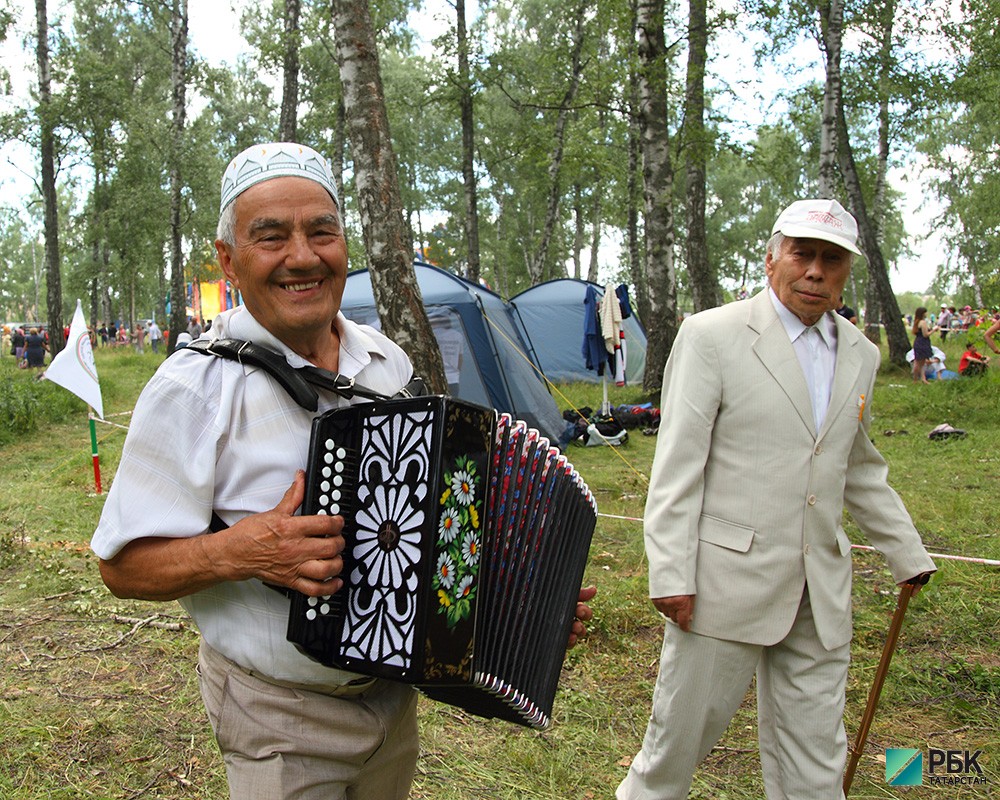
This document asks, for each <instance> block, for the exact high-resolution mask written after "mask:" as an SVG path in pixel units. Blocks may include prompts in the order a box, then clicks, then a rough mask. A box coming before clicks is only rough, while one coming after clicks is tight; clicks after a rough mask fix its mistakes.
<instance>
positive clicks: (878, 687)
mask: <svg viewBox="0 0 1000 800" xmlns="http://www.w3.org/2000/svg"><path fill="white" fill-rule="evenodd" d="M929 579H930V576H929V575H920V576H919V577H916V578H912V579H910V580H908V581H907V582H906V583H905V584H904V585H903V588H902V589H900V590H899V597H897V598H896V613H895V614H893V615H892V623H891V624H890V625H889V633H888V635H887V636H886V638H885V646H884V647H883V648H882V658H881V660H880V661H879V663H878V670H876V672H875V680H874V681H873V682H872V688H871V689H870V690H869V691H868V705H867V707H866V708H865V713H864V716H863V717H862V718H861V727H860V728H859V729H858V737H857V739H855V741H854V749H853V750H852V751H851V758H850V760H849V761H848V762H847V772H846V773H845V774H844V796H845V797H846V796H847V795H848V794H849V793H850V791H851V783H852V782H853V781H854V771H855V770H856V769H857V768H858V761H860V760H861V754H862V753H863V752H864V749H865V742H867V741H868V731H869V729H870V728H871V726H872V720H874V719H875V707H876V706H877V705H878V698H879V695H881V694H882V684H884V683H885V676H886V674H887V673H888V672H889V663H890V662H891V661H892V655H893V653H895V652H896V641H897V640H898V639H899V631H900V629H901V628H902V627H903V617H904V616H905V615H906V606H907V605H908V604H909V602H910V598H911V597H913V593H914V592H915V591H916V590H917V585H918V584H920V585H923V584H925V583H927V581H928V580H929Z"/></svg>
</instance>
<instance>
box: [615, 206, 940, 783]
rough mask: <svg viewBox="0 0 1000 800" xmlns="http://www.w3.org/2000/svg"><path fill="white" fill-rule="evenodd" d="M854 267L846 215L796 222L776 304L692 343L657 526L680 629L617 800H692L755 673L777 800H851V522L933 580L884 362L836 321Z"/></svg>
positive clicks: (723, 322)
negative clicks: (871, 434)
mask: <svg viewBox="0 0 1000 800" xmlns="http://www.w3.org/2000/svg"><path fill="white" fill-rule="evenodd" d="M858 253H859V251H858V249H857V223H856V222H855V220H854V218H853V217H852V216H851V215H850V214H848V213H847V211H845V210H844V208H843V207H842V206H841V205H840V204H839V203H837V202H836V201H833V200H802V201H798V202H796V203H793V204H792V205H791V206H789V207H788V208H787V209H785V211H784V212H782V214H781V215H780V216H779V217H778V220H777V222H776V223H775V225H774V229H773V230H772V237H771V240H770V241H769V242H768V245H767V255H766V259H765V267H766V272H767V277H768V283H769V288H768V289H766V290H764V291H762V292H760V293H759V294H757V295H756V296H754V297H752V298H750V299H749V300H743V301H740V302H736V303H731V304H729V305H727V306H724V307H722V308H715V309H712V310H710V311H705V312H703V313H700V314H696V315H694V316H693V317H691V318H689V319H687V320H686V321H685V322H684V324H683V325H682V326H681V329H680V332H679V334H678V336H677V340H676V342H675V343H674V347H673V350H672V352H671V354H670V359H669V360H668V362H667V366H666V370H665V372H664V381H663V397H662V400H661V411H662V415H663V417H662V422H661V424H660V431H659V438H658V440H657V447H656V455H655V457H654V461H653V471H652V477H651V483H650V491H649V496H648V498H647V502H646V513H645V538H646V552H647V555H648V557H649V586H650V596H651V597H652V598H653V604H654V605H655V606H656V608H657V609H658V610H659V611H660V612H661V613H663V614H664V615H666V616H667V617H668V619H669V622H668V623H667V626H666V632H665V635H664V644H663V652H662V657H661V661H660V672H659V676H658V678H657V683H656V690H655V692H654V695H653V709H652V715H651V718H650V721H649V727H648V729H647V731H646V736H645V739H644V741H643V745H642V750H641V751H640V752H639V754H638V755H637V756H636V758H635V759H634V762H633V764H632V766H631V768H630V770H629V773H628V775H627V776H626V778H625V780H624V781H623V782H622V784H621V786H620V787H619V788H618V795H617V796H618V798H619V800H681V799H682V798H685V797H687V794H688V790H689V788H690V785H691V779H692V775H693V773H694V770H695V768H696V767H697V765H698V763H699V762H700V761H701V759H702V758H704V757H705V755H707V753H708V752H709V751H710V750H711V748H712V746H713V745H714V744H715V742H716V741H717V740H718V739H719V737H720V736H721V735H722V733H723V732H724V731H725V729H726V727H727V726H728V724H729V722H730V720H731V719H732V717H733V714H734V713H735V712H736V710H737V708H738V707H739V705H740V702H741V701H742V700H743V697H744V694H745V692H746V689H747V687H748V686H749V684H750V681H751V679H752V677H753V675H754V673H755V672H756V675H757V705H758V723H759V743H760V754H761V763H762V766H763V771H764V784H765V789H766V793H767V797H768V798H770V800H779V799H780V800H837V799H839V798H841V797H842V792H841V788H840V786H841V780H842V772H843V767H844V762H845V759H846V753H847V737H846V734H845V731H844V725H843V710H844V689H845V684H846V680H847V667H848V661H849V656H850V640H851V557H850V543H849V541H848V539H847V536H846V535H845V534H844V531H843V528H842V527H841V517H842V512H843V509H844V508H845V507H846V508H847V510H848V511H849V512H850V513H851V516H852V517H853V518H854V520H855V521H856V522H857V524H858V525H859V526H860V528H861V529H862V530H863V531H864V533H865V534H866V535H867V537H868V539H869V541H870V542H871V543H872V544H874V545H875V546H876V547H877V548H878V549H879V550H880V551H881V552H882V553H883V554H884V555H885V557H886V559H887V561H888V563H889V567H890V569H891V571H892V574H893V578H894V580H895V581H897V582H898V583H905V582H907V581H909V580H913V579H921V580H925V579H926V578H925V576H926V575H928V574H929V573H931V572H933V571H934V569H935V568H934V564H933V562H932V561H931V560H930V558H929V557H928V555H927V553H926V551H925V550H924V548H923V545H922V544H921V542H920V537H919V535H918V533H917V531H916V529H915V528H914V526H913V523H912V521H911V520H910V517H909V515H908V514H907V512H906V509H905V508H904V507H903V504H902V502H901V501H900V499H899V497H898V495H897V494H896V493H895V492H894V491H893V490H892V489H891V488H890V487H889V485H888V483H887V480H886V478H887V468H886V465H885V462H884V461H883V459H882V457H881V456H880V455H879V453H878V451H877V450H876V449H875V447H874V446H873V445H872V443H871V441H870V440H869V438H868V427H869V424H870V421H871V396H872V387H873V386H874V383H875V373H876V371H877V369H878V365H879V352H878V349H877V348H876V347H875V346H874V345H873V344H871V343H870V342H869V341H868V340H867V339H865V338H864V337H863V336H862V335H861V333H860V332H859V331H858V330H857V328H855V327H854V326H853V325H851V324H850V323H848V322H847V321H846V320H844V319H842V318H841V317H839V316H838V315H836V314H834V313H831V312H832V310H833V309H834V308H835V305H836V302H837V300H838V298H839V297H840V294H841V291H842V290H843V288H844V283H845V282H846V280H847V277H848V275H849V273H850V269H851V262H852V259H853V255H852V254H858Z"/></svg>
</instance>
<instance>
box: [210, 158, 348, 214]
mask: <svg viewBox="0 0 1000 800" xmlns="http://www.w3.org/2000/svg"><path fill="white" fill-rule="evenodd" d="M283 177H293V178H308V179H309V180H311V181H316V183H318V184H319V185H320V186H322V187H323V188H324V189H326V190H327V192H329V193H330V197H332V198H333V202H334V203H336V204H337V207H338V208H339V207H340V201H339V200H338V199H337V187H336V184H335V183H334V182H333V172H332V171H331V170H330V164H329V162H328V161H327V160H326V159H325V158H323V156H321V155H320V154H319V153H317V152H316V151H315V150H313V149H312V148H311V147H306V145H304V144H295V143H293V142H269V143H267V144H255V145H253V147H248V148H247V149H246V150H244V151H243V152H242V153H240V154H239V155H238V156H236V158H234V159H233V160H232V161H230V162H229V166H228V167H226V171H225V172H224V173H222V201H221V203H220V205H219V213H220V214H221V213H222V212H223V211H225V209H226V206H228V205H229V204H230V203H232V202H233V200H235V199H236V198H237V197H239V196H240V195H241V194H242V193H243V192H245V191H246V190H247V189H249V188H250V187H251V186H253V185H255V184H258V183H262V182H263V181H267V180H270V179H271V178H283Z"/></svg>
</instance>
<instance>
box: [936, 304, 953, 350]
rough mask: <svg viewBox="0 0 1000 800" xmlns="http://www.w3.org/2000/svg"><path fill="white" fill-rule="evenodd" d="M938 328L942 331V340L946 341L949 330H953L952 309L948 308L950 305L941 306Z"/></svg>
mask: <svg viewBox="0 0 1000 800" xmlns="http://www.w3.org/2000/svg"><path fill="white" fill-rule="evenodd" d="M937 329H938V330H939V331H940V332H941V341H942V342H944V341H946V340H947V339H948V331H949V330H951V311H949V310H948V306H945V305H942V306H941V313H940V314H938V318H937Z"/></svg>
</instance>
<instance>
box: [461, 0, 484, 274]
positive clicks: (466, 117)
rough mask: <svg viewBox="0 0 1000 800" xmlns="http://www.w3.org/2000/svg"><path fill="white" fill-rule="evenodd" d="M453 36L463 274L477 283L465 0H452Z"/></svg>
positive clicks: (476, 201)
mask: <svg viewBox="0 0 1000 800" xmlns="http://www.w3.org/2000/svg"><path fill="white" fill-rule="evenodd" d="M455 20H456V22H455V35H456V40H457V42H456V43H457V45H458V74H457V76H456V81H457V83H458V97H459V109H460V111H459V116H460V118H461V123H462V183H463V185H464V189H465V244H466V248H467V252H466V258H467V265H466V271H465V277H466V278H468V279H469V280H470V281H472V282H473V283H478V282H479V199H478V197H477V190H476V130H475V121H474V119H473V93H472V74H471V72H470V70H469V35H468V30H467V28H466V22H465V0H456V2H455Z"/></svg>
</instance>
